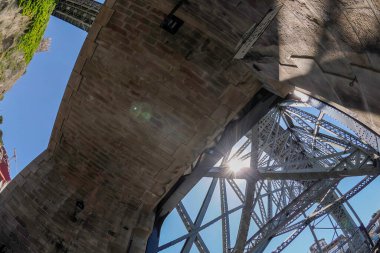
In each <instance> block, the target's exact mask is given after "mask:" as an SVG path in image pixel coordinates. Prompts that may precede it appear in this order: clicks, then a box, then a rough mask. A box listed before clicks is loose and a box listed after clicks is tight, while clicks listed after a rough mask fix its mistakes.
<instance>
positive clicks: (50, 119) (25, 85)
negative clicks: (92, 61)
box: [0, 17, 87, 178]
mask: <svg viewBox="0 0 380 253" xmlns="http://www.w3.org/2000/svg"><path fill="white" fill-rule="evenodd" d="M86 35H87V33H86V32H84V31H82V30H80V29H78V28H76V27H74V26H71V25H68V24H66V23H64V22H63V21H61V20H59V19H57V18H55V17H51V19H50V22H49V25H48V27H47V30H46V32H45V37H51V38H52V40H53V41H52V46H51V49H50V50H49V51H48V52H43V53H37V54H35V55H34V57H33V60H32V61H31V63H30V64H29V66H28V68H27V71H26V73H25V75H24V76H22V77H21V78H20V79H19V80H18V81H17V82H16V84H15V85H14V86H13V88H12V89H11V90H10V91H8V92H7V93H6V94H5V97H4V100H3V101H2V102H1V104H0V113H1V114H2V115H3V117H4V124H3V126H2V129H3V132H4V137H3V139H4V144H5V147H6V148H7V150H8V153H9V156H12V153H13V149H14V148H15V149H16V153H17V164H16V163H15V162H12V163H11V177H12V178H13V177H14V176H15V175H17V173H18V172H20V170H21V169H23V168H24V167H25V166H26V165H28V164H29V163H30V162H31V161H32V160H33V159H34V158H35V157H36V156H37V155H39V154H40V153H41V152H42V151H43V150H45V149H46V147H47V144H48V142H49V138H50V133H51V131H52V128H53V124H54V121H55V117H56V115H57V112H58V107H59V104H60V102H61V99H62V96H63V93H64V90H65V87H66V84H67V81H68V78H69V76H70V73H71V70H72V68H73V66H74V63H75V60H76V58H77V56H78V53H79V50H80V48H81V46H82V44H83V41H84V39H85V38H86Z"/></svg>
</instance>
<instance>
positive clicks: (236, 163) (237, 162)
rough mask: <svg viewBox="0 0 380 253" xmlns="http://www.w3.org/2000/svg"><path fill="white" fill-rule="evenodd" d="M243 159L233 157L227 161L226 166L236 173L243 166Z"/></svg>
mask: <svg viewBox="0 0 380 253" xmlns="http://www.w3.org/2000/svg"><path fill="white" fill-rule="evenodd" d="M245 165H246V164H245V161H243V160H241V159H238V158H233V159H231V160H230V161H228V162H227V167H228V169H229V170H230V171H231V172H234V173H237V172H239V171H240V170H241V169H242V168H243V167H246V166H245Z"/></svg>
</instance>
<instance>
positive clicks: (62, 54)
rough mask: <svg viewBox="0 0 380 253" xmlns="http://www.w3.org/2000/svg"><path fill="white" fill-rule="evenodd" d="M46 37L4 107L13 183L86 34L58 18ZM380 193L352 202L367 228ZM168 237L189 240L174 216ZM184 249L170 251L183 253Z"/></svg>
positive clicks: (190, 199)
mask: <svg viewBox="0 0 380 253" xmlns="http://www.w3.org/2000/svg"><path fill="white" fill-rule="evenodd" d="M45 37H51V38H52V40H53V42H52V46H51V49H50V51H49V52H47V53H38V54H36V55H35V56H34V58H33V60H32V62H31V63H30V65H29V66H28V69H27V72H26V74H25V75H24V76H23V77H22V78H21V79H20V80H18V81H17V83H16V84H15V85H14V87H13V88H12V89H11V90H10V91H9V92H8V93H7V94H6V95H5V98H4V100H3V101H2V102H1V103H0V114H2V115H3V117H4V124H3V125H2V130H3V132H4V143H5V146H6V148H7V150H8V152H9V155H10V156H11V155H12V152H13V151H12V150H13V149H14V148H15V149H16V152H17V164H16V163H15V162H14V161H13V162H12V163H11V176H12V178H13V177H15V176H16V175H17V174H18V173H19V172H20V170H22V169H23V168H24V167H25V166H27V165H28V164H29V163H30V162H31V161H32V160H33V159H34V158H35V157H36V156H38V155H39V154H40V153H41V152H42V151H43V150H45V149H46V147H47V144H48V141H49V138H50V134H51V131H52V127H53V124H54V121H55V118H56V114H57V111H58V108H59V104H60V101H61V99H62V96H63V93H64V90H65V87H66V84H67V81H68V79H69V76H70V73H71V70H72V68H73V66H74V63H75V60H76V57H77V55H78V53H79V50H80V48H81V46H82V44H83V41H84V39H85V37H86V33H85V32H84V31H82V30H80V29H78V28H76V27H74V26H71V25H68V24H66V23H65V22H63V21H60V20H58V19H56V18H54V17H52V18H51V20H50V22H49V25H48V28H47V30H46V33H45ZM358 180H359V179H358V178H355V179H345V181H344V182H343V184H342V187H341V188H342V189H343V188H344V190H348V189H349V188H350V187H352V186H353V185H354V184H355V183H356V182H358ZM209 181H210V180H203V181H202V182H200V183H199V185H198V186H197V187H198V190H194V191H193V193H192V194H191V195H189V196H187V197H186V198H185V199H184V204H185V205H186V207H187V208H188V211H189V213H190V216H191V217H192V218H193V219H195V216H196V213H197V211H198V209H199V206H200V204H201V203H198V202H199V201H198V202H197V201H196V200H199V199H203V195H202V194H204V193H202V189H205V188H206V189H207V187H208V184H209ZM379 188H380V180H379V179H377V180H376V181H375V182H374V183H372V184H371V185H370V186H369V187H367V188H366V189H365V190H364V191H363V192H361V193H360V194H359V195H358V196H356V197H355V198H353V199H352V200H351V203H352V204H353V206H355V208H356V210H357V212H358V213H359V215H360V216H361V218H362V219H363V222H364V223H365V224H366V223H367V222H368V220H369V218H370V215H371V214H372V213H373V212H375V211H376V210H377V209H379V208H380V203H379V202H378V197H377V195H378V189H379ZM229 194H231V193H229ZM214 195H215V196H213V200H212V203H211V208H210V210H211V211H212V212H215V213H207V214H206V217H205V222H207V221H209V220H211V219H212V218H213V217H216V216H218V215H219V214H220V213H218V210H219V208H220V207H219V206H220V203H219V202H218V199H219V188H218V186H217V188H216V190H215V194H214ZM230 201H231V203H229V208H230V209H231V208H233V207H235V206H237V205H238V202H236V201H234V200H232V199H231V200H230ZM219 212H220V211H219ZM240 213H241V212H239V211H238V212H236V214H234V215H233V216H232V217H231V218H233V217H236V219H233V220H235V221H237V222H236V224H237V223H238V219H239V216H240ZM163 233H166V234H162V241H163V242H167V241H169V240H170V239H175V238H176V237H178V236H181V235H183V234H184V233H185V229H184V227H183V225H182V222H181V221H180V220H179V218H178V217H175V215H170V216H169V218H168V221H167V222H165V225H164V231H163ZM232 233H233V234H236V233H237V227H236V225H235V226H232ZM201 234H202V236H203V238H204V240H205V242H206V244H207V245H211V247H210V250H211V252H212V253H218V252H220V250H221V247H220V245H217V244H216V243H215V240H217V237H218V236H220V235H221V229H220V223H216V224H214V225H213V226H212V227H210V229H208V230H205V231H203V232H202V233H201ZM232 242H233V241H232ZM311 243H312V238H311V236H310V234H309V233H304V234H303V235H302V236H300V237H299V238H298V239H297V240H296V241H295V242H294V244H293V245H292V246H291V247H289V248H288V249H287V250H286V251H285V252H289V253H290V252H291V253H293V252H307V251H308V247H309V246H310V244H311ZM180 246H181V245H179V246H178V247H177V248H173V249H171V250H170V251H166V252H172V253H178V252H179V248H180ZM274 246H276V245H273V247H274ZM273 247H271V246H270V247H269V248H268V251H266V252H270V251H269V249H273ZM192 252H196V251H194V250H193V251H192Z"/></svg>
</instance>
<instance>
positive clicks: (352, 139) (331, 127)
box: [286, 106, 375, 151]
mask: <svg viewBox="0 0 380 253" xmlns="http://www.w3.org/2000/svg"><path fill="white" fill-rule="evenodd" d="M286 111H287V112H290V113H292V114H295V115H297V116H299V117H301V118H302V119H304V120H306V121H308V122H310V123H313V124H316V123H317V122H319V126H320V127H321V128H324V129H325V130H326V131H329V132H332V133H334V134H335V135H337V136H339V137H341V138H342V139H345V140H348V141H349V142H350V143H354V144H355V145H357V146H360V147H362V148H364V149H367V150H373V151H375V150H374V149H373V148H372V147H371V146H370V145H368V144H366V143H364V142H363V141H361V140H360V139H359V138H358V137H356V136H354V135H353V134H351V133H349V132H347V131H345V130H344V129H342V128H340V127H338V126H336V125H334V124H332V123H330V122H328V121H326V120H318V118H317V117H316V116H314V115H312V114H310V113H308V112H305V111H302V110H300V109H298V108H295V107H291V106H287V107H286Z"/></svg>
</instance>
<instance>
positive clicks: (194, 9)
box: [0, 0, 380, 253]
mask: <svg viewBox="0 0 380 253" xmlns="http://www.w3.org/2000/svg"><path fill="white" fill-rule="evenodd" d="M175 3H176V1H172V0H154V1H148V0H129V1H126V0H108V1H107V2H106V4H105V7H104V8H103V9H102V11H101V13H100V15H99V16H98V17H97V19H96V21H95V24H94V25H93V27H92V29H91V30H90V33H89V35H88V38H87V40H86V42H85V45H84V47H83V49H82V51H81V54H80V56H79V58H78V61H77V63H76V66H75V68H74V71H73V74H72V76H71V79H70V81H69V84H68V87H67V90H66V93H65V96H64V99H63V101H62V105H61V108H60V111H59V114H58V117H57V121H56V124H55V127H54V131H53V134H52V138H51V142H50V144H49V148H48V150H47V151H46V152H44V153H43V154H41V156H40V157H39V158H38V159H36V160H35V161H33V162H32V163H31V164H30V165H29V166H28V167H27V168H26V169H25V170H24V171H23V172H22V173H21V174H20V175H19V176H18V177H17V178H16V179H15V180H14V181H13V182H12V183H11V184H10V185H9V187H8V188H7V189H6V190H5V192H4V193H3V194H2V195H1V196H0V206H1V208H0V216H1V219H2V222H3V224H2V227H1V228H0V243H2V244H3V245H5V246H7V247H10V248H12V249H13V250H14V252H133V253H135V252H144V249H145V242H146V238H147V236H148V235H149V232H150V229H151V226H152V221H153V219H154V213H153V212H154V207H155V206H156V205H157V203H158V202H159V201H160V199H162V197H163V196H164V195H165V193H166V192H167V191H168V190H169V188H170V187H171V186H172V185H173V184H174V183H175V182H176V180H177V179H178V178H179V177H180V176H181V175H182V174H183V173H184V171H185V169H186V168H187V167H188V166H189V164H190V163H192V162H193V161H194V160H195V158H196V157H197V156H198V155H199V154H200V153H201V152H202V150H204V149H205V147H207V146H209V145H212V142H213V140H214V139H215V137H216V136H217V135H218V133H220V132H221V131H222V129H223V127H224V126H225V125H226V124H227V123H228V122H229V121H230V120H231V119H232V118H233V117H234V116H235V115H236V112H237V111H239V110H240V108H242V106H243V105H244V104H245V103H246V102H247V101H248V100H249V99H250V98H251V97H252V96H253V95H254V94H255V92H256V91H257V90H258V89H259V87H260V84H259V83H258V82H257V80H256V79H255V78H254V77H253V76H254V75H252V73H254V74H256V75H258V76H259V77H260V80H262V81H264V82H265V83H266V86H267V87H268V88H269V89H272V90H273V91H274V92H278V93H280V94H286V93H287V92H289V91H290V90H292V87H293V86H297V87H298V88H302V89H304V90H307V91H308V92H310V93H311V94H312V95H314V96H319V97H322V98H324V99H325V100H327V101H329V102H334V103H337V104H340V105H342V106H346V107H348V108H350V109H351V110H352V112H353V113H355V115H356V117H357V118H359V119H360V120H362V121H363V122H365V123H368V125H369V126H370V127H372V128H373V129H374V130H375V131H377V132H379V128H377V127H378V124H379V120H380V119H379V118H378V115H377V113H378V112H379V110H378V109H379V108H378V107H379V106H380V104H379V103H378V102H377V94H378V92H379V91H378V89H377V85H378V81H376V80H378V79H376V78H379V77H378V76H379V71H378V70H379V67H378V66H379V65H378V61H379V57H378V56H379V54H378V41H379V33H378V27H379V23H378V20H379V15H378V14H379V11H378V10H379V2H378V1H377V2H375V1H373V0H372V1H371V0H362V1H359V0H357V1H349V0H347V1H343V0H342V1H333V0H331V1H330V0H320V1H300V0H298V1H296V0H295V1H285V0H284V1H282V3H283V4H284V6H283V7H282V9H281V10H280V12H279V14H278V15H277V17H276V19H275V20H274V21H273V22H272V24H271V25H270V26H269V28H268V30H267V31H266V32H265V33H264V34H263V36H262V37H261V38H260V39H259V41H258V42H257V44H256V45H255V46H254V48H253V49H252V50H251V52H250V53H249V54H248V57H247V58H246V59H245V60H244V61H245V62H243V61H237V60H232V58H233V55H234V51H235V46H236V45H237V44H238V42H239V40H240V38H241V36H242V35H243V34H244V32H245V31H246V30H248V28H249V27H251V26H252V24H253V23H255V22H256V23H258V22H260V20H261V19H262V17H263V16H264V14H265V13H266V12H267V11H268V9H269V8H270V7H272V6H273V5H274V4H276V3H277V2H271V1H264V0H262V1H256V0H255V1H253V0H252V1H240V0H228V1H227V0H218V1H216V0H215V1H201V0H191V4H188V5H185V6H183V7H182V8H181V9H180V10H179V11H178V13H176V15H177V16H179V17H181V18H182V19H183V20H184V21H185V24H184V26H183V27H182V28H181V29H180V31H179V32H178V34H176V35H171V34H169V33H167V32H165V31H163V30H161V29H160V28H159V24H160V22H161V21H162V19H163V16H164V14H165V13H169V12H170V10H171V9H172V8H173V6H174V4H175ZM328 11H331V12H332V13H328ZM245 63H246V64H247V65H246V64H245ZM253 64H254V65H253ZM355 76H356V79H355ZM352 80H355V82H353V83H352V84H351V85H350V83H351V81H352Z"/></svg>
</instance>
